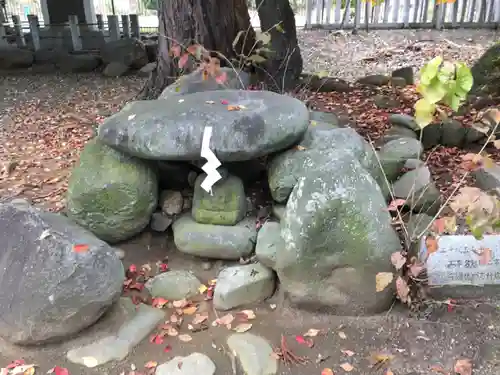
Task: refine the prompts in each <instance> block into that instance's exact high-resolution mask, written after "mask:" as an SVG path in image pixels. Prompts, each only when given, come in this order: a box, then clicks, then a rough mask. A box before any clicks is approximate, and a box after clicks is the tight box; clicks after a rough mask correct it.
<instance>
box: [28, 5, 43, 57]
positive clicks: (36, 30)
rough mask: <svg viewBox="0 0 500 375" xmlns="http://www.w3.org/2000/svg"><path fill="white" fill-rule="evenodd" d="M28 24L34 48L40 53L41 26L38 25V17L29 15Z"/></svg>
mask: <svg viewBox="0 0 500 375" xmlns="http://www.w3.org/2000/svg"><path fill="white" fill-rule="evenodd" d="M28 22H29V25H30V32H31V40H32V41H33V48H34V49H35V51H38V50H39V49H40V25H39V24H38V17H37V16H35V15H34V14H28Z"/></svg>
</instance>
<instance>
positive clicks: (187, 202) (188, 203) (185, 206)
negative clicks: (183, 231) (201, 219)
mask: <svg viewBox="0 0 500 375" xmlns="http://www.w3.org/2000/svg"><path fill="white" fill-rule="evenodd" d="M192 207H193V198H192V197H185V198H184V201H183V202H182V211H183V212H185V211H188V210H191V208H192Z"/></svg>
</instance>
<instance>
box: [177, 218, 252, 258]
mask: <svg viewBox="0 0 500 375" xmlns="http://www.w3.org/2000/svg"><path fill="white" fill-rule="evenodd" d="M172 229H173V231H174V242H175V245H176V246H177V248H178V249H179V251H181V252H183V253H187V254H191V255H196V256H199V257H204V258H215V259H228V260H231V259H232V260H238V259H240V258H241V257H244V256H247V255H249V254H250V253H251V252H252V250H253V248H254V244H255V242H256V240H257V231H256V229H255V218H246V219H243V220H242V221H240V222H239V223H238V224H236V225H234V226H225V225H210V224H199V223H197V222H196V221H194V220H193V218H192V217H191V214H184V215H182V216H181V217H180V218H179V219H177V220H176V221H175V222H174V224H173V225H172Z"/></svg>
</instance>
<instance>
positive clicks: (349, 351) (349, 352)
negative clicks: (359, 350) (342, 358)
mask: <svg viewBox="0 0 500 375" xmlns="http://www.w3.org/2000/svg"><path fill="white" fill-rule="evenodd" d="M340 351H341V352H342V353H343V354H345V355H346V356H348V357H352V356H353V355H354V354H356V353H354V352H353V351H352V350H346V349H341V350H340Z"/></svg>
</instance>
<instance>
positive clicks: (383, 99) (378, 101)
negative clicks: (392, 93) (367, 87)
mask: <svg viewBox="0 0 500 375" xmlns="http://www.w3.org/2000/svg"><path fill="white" fill-rule="evenodd" d="M373 102H374V103H375V105H376V106H377V107H378V108H381V109H391V108H397V107H399V106H401V104H400V103H399V101H398V100H396V99H393V98H391V97H389V96H387V95H375V96H374V98H373Z"/></svg>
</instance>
